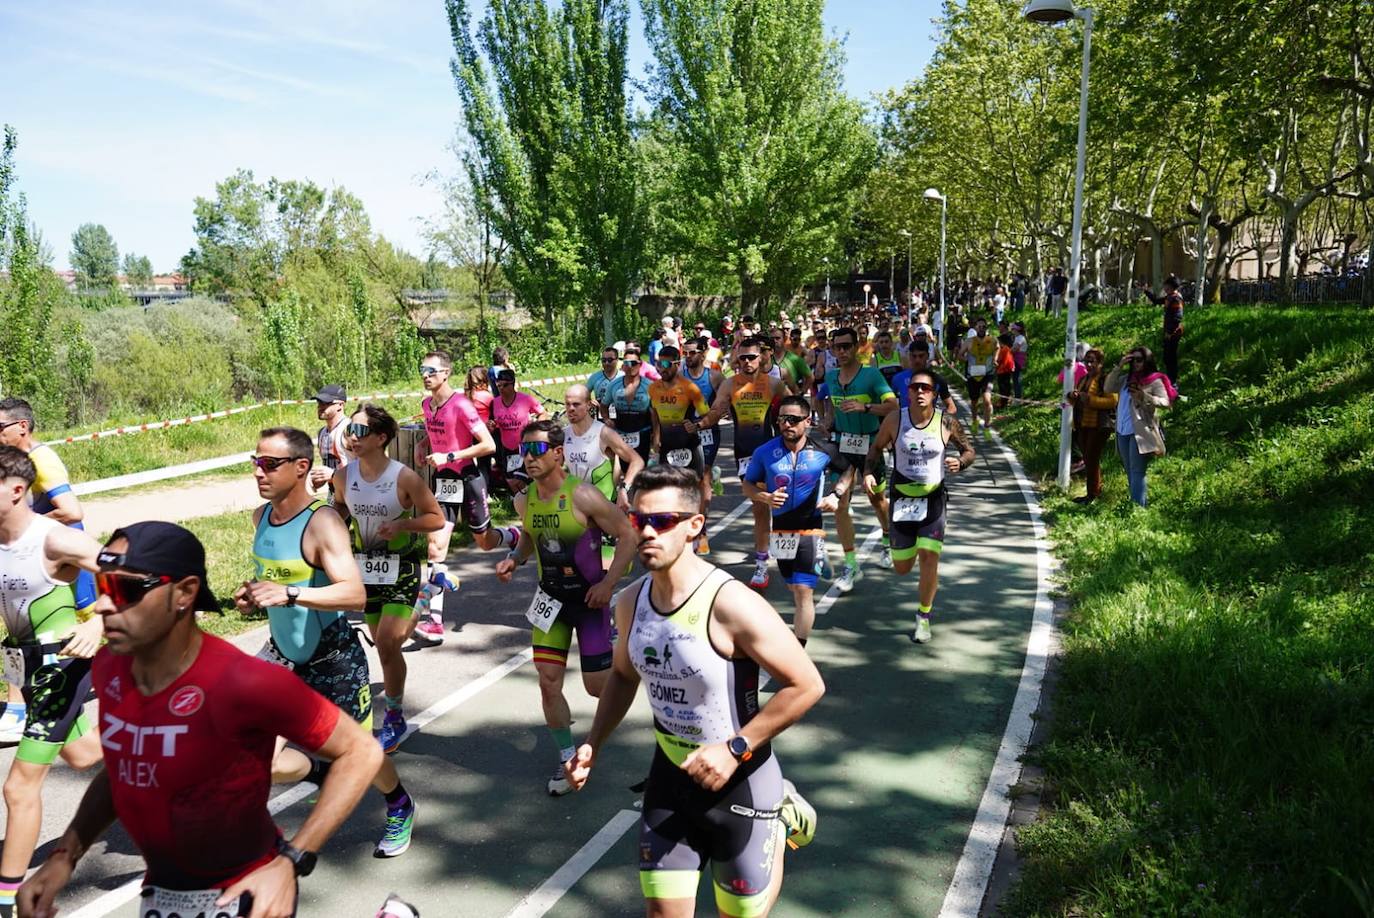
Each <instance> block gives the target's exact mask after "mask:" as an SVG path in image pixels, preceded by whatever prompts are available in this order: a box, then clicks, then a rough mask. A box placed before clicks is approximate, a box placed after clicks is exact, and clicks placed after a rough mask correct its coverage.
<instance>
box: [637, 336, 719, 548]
mask: <svg viewBox="0 0 1374 918" xmlns="http://www.w3.org/2000/svg"><path fill="white" fill-rule="evenodd" d="M681 360H682V354H681V352H680V351H679V350H678V349H677V348H675V347H664V348H661V349H660V350H659V352H658V367H657V369H658V372H659V374H660V375H662V377H663V378H662V379H660V380H658V381H657V382H652V383H649V413H650V415H651V418H652V420H653V430H654V433H653V441H652V442H653V446H652V449H653V451H654V452H656V453H657V454H658V461H659V463H660V464H661V465H671V466H674V467H676V468H683V469H691V470H692V471H693V472H696V473H697V478H698V480H699V482H700V485H701V513H702V515H703V516H705V515H706V510H707V508H708V507H709V506H710V504H711V476H710V475H708V474H707V472H706V457H705V455H704V454H703V452H702V449H701V435H700V434H699V433H698V432H697V431H696V430H688V429H687V422H688V421H689V420H700V419H702V418H704V417H706V415H707V414H709V413H710V411H711V406H710V405H708V404H706V396H704V395H702V394H701V389H699V388H698V387H697V385H696V383H694V382H692V381H691V380H690V379H687V378H686V377H684V376H683V375H682V374H681V373H680V372H679V371H680V369H681V367H682V364H681V362H680V361H681ZM710 550H711V547H710V545H708V544H707V542H706V532H705V530H702V534H701V538H700V539H698V540H697V553H698V554H702V555H704V554H706V553H707V552H709V551H710Z"/></svg>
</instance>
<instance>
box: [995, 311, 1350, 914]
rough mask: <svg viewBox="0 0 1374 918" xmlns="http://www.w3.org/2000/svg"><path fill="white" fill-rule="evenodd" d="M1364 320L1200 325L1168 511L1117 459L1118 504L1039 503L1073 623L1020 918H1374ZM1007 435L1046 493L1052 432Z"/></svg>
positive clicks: (1278, 315)
mask: <svg viewBox="0 0 1374 918" xmlns="http://www.w3.org/2000/svg"><path fill="white" fill-rule="evenodd" d="M1369 318H1370V316H1369V314H1368V313H1364V312H1360V311H1358V310H1355V309H1347V308H1339V307H1324V308H1323V307H1304V308H1280V307H1263V306H1261V307H1244V308H1241V307H1209V308H1204V309H1198V310H1190V311H1189V313H1188V316H1187V329H1188V335H1187V338H1186V340H1185V342H1184V345H1183V355H1182V366H1183V370H1182V379H1181V385H1180V389H1181V390H1182V392H1183V394H1184V395H1186V396H1187V397H1188V400H1187V401H1186V402H1180V403H1179V404H1178V405H1177V406H1175V408H1173V409H1172V410H1171V411H1169V412H1168V413H1167V414H1166V416H1165V429H1166V437H1167V442H1168V449H1169V455H1168V456H1167V457H1166V458H1164V459H1162V460H1158V461H1156V462H1155V464H1154V465H1153V466H1152V467H1151V469H1150V473H1149V485H1150V487H1149V491H1150V501H1151V504H1150V507H1149V509H1147V510H1140V509H1138V508H1135V507H1133V505H1131V504H1129V503H1128V502H1127V501H1126V497H1125V495H1126V481H1125V476H1124V475H1123V474H1122V472H1121V466H1120V462H1119V460H1118V459H1117V457H1116V454H1115V445H1114V443H1113V444H1110V445H1109V447H1108V452H1107V454H1106V455H1105V456H1104V457H1103V466H1104V469H1105V470H1106V471H1107V476H1106V480H1105V492H1104V495H1103V499H1102V500H1101V501H1099V502H1098V503H1096V504H1095V505H1092V506H1090V507H1086V508H1085V507H1081V506H1078V505H1075V504H1073V503H1070V502H1069V501H1068V499H1067V497H1066V496H1064V495H1061V494H1059V493H1058V492H1051V493H1050V494H1048V496H1047V497H1046V501H1045V505H1046V509H1047V512H1048V517H1049V521H1050V523H1051V535H1052V539H1053V541H1054V545H1055V552H1056V555H1057V556H1058V558H1059V559H1060V561H1061V563H1062V575H1061V576H1062V579H1063V583H1064V586H1065V588H1066V589H1067V591H1068V592H1069V593H1070V595H1071V597H1072V601H1073V609H1072V613H1071V615H1070V616H1069V618H1068V621H1067V622H1066V623H1065V627H1064V645H1065V656H1064V660H1063V667H1062V678H1061V680H1060V682H1059V686H1058V691H1057V695H1056V697H1055V698H1054V699H1053V714H1052V716H1053V721H1052V729H1051V731H1050V737H1051V738H1050V740H1049V742H1048V743H1047V744H1046V745H1045V746H1043V747H1042V748H1040V749H1038V750H1037V751H1036V752H1035V756H1034V757H1035V758H1036V759H1037V760H1038V761H1039V762H1041V763H1042V764H1043V765H1044V766H1045V768H1046V770H1047V775H1048V781H1049V785H1050V788H1049V793H1048V795H1047V798H1046V799H1047V801H1048V805H1047V807H1046V810H1045V811H1044V813H1043V815H1042V818H1041V819H1040V820H1039V821H1038V822H1037V823H1036V824H1034V825H1032V826H1030V827H1028V828H1027V829H1025V830H1023V831H1022V832H1021V833H1020V847H1021V852H1022V854H1023V856H1024V858H1025V870H1024V874H1023V876H1022V879H1021V881H1020V883H1019V885H1018V886H1017V888H1016V889H1015V890H1014V891H1013V893H1012V895H1011V897H1010V899H1009V901H1008V902H1007V903H1005V907H1006V910H1007V911H1008V912H1009V913H1012V914H1027V915H1032V914H1033V915H1105V914H1114V915H1118V914H1141V915H1156V914H1161V915H1162V914H1179V915H1183V914H1234V915H1268V914H1305V915H1342V914H1371V913H1374V912H1371V908H1372V907H1374V906H1372V905H1371V903H1372V902H1374V896H1371V893H1370V887H1371V882H1374V881H1371V869H1372V868H1371V866H1370V865H1371V863H1374V534H1372V533H1374V362H1372V361H1371V352H1374V332H1372V331H1371V329H1370V326H1369ZM1028 324H1029V329H1028V332H1029V335H1030V338H1031V342H1032V360H1031V372H1030V377H1029V380H1028V389H1029V391H1028V393H1027V395H1028V397H1034V398H1057V395H1056V394H1055V384H1054V382H1053V375H1054V373H1055V371H1056V369H1057V363H1058V361H1057V360H1056V358H1055V357H1054V353H1055V352H1056V351H1057V350H1059V349H1061V348H1062V341H1063V323H1062V322H1055V321H1053V320H1051V319H1047V318H1043V317H1032V318H1031V319H1030V320H1029V322H1028ZM1080 338H1081V339H1083V340H1087V341H1090V342H1092V343H1093V344H1094V345H1097V346H1100V347H1103V348H1104V349H1105V350H1106V352H1107V356H1108V360H1109V362H1113V363H1114V362H1115V361H1116V360H1119V359H1120V356H1121V354H1122V353H1123V351H1124V350H1125V349H1126V348H1127V347H1128V346H1130V345H1133V344H1137V343H1142V344H1146V345H1147V346H1150V347H1152V348H1156V349H1157V348H1158V340H1159V316H1158V312H1157V311H1156V310H1154V309H1152V308H1146V307H1138V308H1128V307H1122V308H1100V309H1098V310H1095V311H1092V312H1089V313H1087V314H1085V315H1084V317H1083V320H1082V322H1081V330H1080ZM1008 413H1009V414H1011V415H1012V416H1013V418H1012V419H1011V420H1009V421H1007V422H1006V423H1004V424H1003V425H1002V432H1003V434H1004V435H1005V436H1006V437H1007V439H1008V441H1009V442H1010V443H1011V444H1012V445H1013V446H1015V447H1016V449H1017V451H1018V452H1019V454H1020V456H1021V458H1022V460H1023V461H1024V462H1025V464H1026V467H1027V470H1028V471H1029V472H1030V474H1031V475H1032V477H1037V476H1038V477H1040V478H1042V479H1043V480H1044V481H1046V482H1047V483H1052V479H1053V474H1054V463H1055V456H1056V451H1057V441H1058V414H1057V412H1055V411H1053V410H1047V409H1044V408H1022V409H1020V410H1013V411H1010V412H1008ZM1082 487H1083V486H1082V484H1081V482H1079V481H1075V490H1074V493H1079V494H1081V493H1082Z"/></svg>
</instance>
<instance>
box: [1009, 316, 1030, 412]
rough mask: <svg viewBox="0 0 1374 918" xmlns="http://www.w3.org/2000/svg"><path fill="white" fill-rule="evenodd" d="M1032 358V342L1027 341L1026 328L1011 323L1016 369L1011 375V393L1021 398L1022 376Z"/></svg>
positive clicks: (1012, 351)
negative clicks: (1027, 362)
mask: <svg viewBox="0 0 1374 918" xmlns="http://www.w3.org/2000/svg"><path fill="white" fill-rule="evenodd" d="M1029 357H1030V342H1029V341H1027V340H1026V326H1025V325H1024V324H1022V323H1020V322H1013V323H1011V359H1012V363H1013V364H1014V365H1015V369H1014V370H1013V371H1012V374H1011V391H1012V394H1013V395H1015V396H1016V397H1017V398H1021V376H1022V374H1023V373H1025V372H1026V360H1027V359H1028V358H1029Z"/></svg>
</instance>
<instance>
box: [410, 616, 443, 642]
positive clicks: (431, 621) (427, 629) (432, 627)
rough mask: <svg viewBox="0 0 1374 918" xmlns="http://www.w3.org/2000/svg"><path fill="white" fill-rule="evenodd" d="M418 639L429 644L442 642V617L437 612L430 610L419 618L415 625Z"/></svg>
mask: <svg viewBox="0 0 1374 918" xmlns="http://www.w3.org/2000/svg"><path fill="white" fill-rule="evenodd" d="M415 633H416V634H418V635H419V636H420V639H421V640H423V641H427V642H429V643H431V644H442V643H444V619H443V617H442V616H441V615H440V614H439V613H438V612H431V613H429V614H428V615H426V616H424V617H423V618H421V619H420V622H419V624H417V625H416V626H415Z"/></svg>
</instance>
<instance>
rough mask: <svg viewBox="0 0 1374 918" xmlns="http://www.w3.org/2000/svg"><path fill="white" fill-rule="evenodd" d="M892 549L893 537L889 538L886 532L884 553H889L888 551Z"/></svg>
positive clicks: (884, 534) (884, 535)
mask: <svg viewBox="0 0 1374 918" xmlns="http://www.w3.org/2000/svg"><path fill="white" fill-rule="evenodd" d="M890 548H892V539H891V537H889V536H888V534H887V533H885V532H884V533H883V551H887V550H889V549H890Z"/></svg>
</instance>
